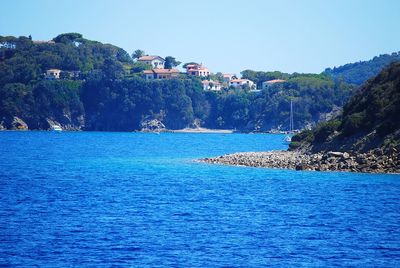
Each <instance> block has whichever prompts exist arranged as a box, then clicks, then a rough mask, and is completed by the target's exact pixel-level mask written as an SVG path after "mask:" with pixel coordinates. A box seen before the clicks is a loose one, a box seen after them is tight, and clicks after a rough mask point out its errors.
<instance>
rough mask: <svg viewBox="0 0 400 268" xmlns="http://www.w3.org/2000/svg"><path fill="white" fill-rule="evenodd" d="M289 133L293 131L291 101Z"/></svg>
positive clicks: (291, 103) (291, 107)
mask: <svg viewBox="0 0 400 268" xmlns="http://www.w3.org/2000/svg"><path fill="white" fill-rule="evenodd" d="M289 124H290V126H289V127H290V133H292V132H293V128H294V126H293V101H290V123H289Z"/></svg>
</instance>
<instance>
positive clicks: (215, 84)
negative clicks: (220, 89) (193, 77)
mask: <svg viewBox="0 0 400 268" xmlns="http://www.w3.org/2000/svg"><path fill="white" fill-rule="evenodd" d="M201 83H203V85H209V84H210V83H211V84H213V85H214V86H219V85H221V83H220V82H218V81H213V80H211V81H208V80H203V81H201Z"/></svg>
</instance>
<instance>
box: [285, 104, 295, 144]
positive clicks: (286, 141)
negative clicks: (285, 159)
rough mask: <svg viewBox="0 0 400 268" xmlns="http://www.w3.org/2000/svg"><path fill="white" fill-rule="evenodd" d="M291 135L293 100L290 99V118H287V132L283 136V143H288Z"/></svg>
mask: <svg viewBox="0 0 400 268" xmlns="http://www.w3.org/2000/svg"><path fill="white" fill-rule="evenodd" d="M292 137H293V102H292V101H290V120H289V132H288V133H287V135H286V136H285V138H283V143H284V144H290V143H291V142H292Z"/></svg>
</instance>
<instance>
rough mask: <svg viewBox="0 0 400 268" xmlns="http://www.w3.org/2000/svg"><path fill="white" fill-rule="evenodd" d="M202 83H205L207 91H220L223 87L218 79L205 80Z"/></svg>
mask: <svg viewBox="0 0 400 268" xmlns="http://www.w3.org/2000/svg"><path fill="white" fill-rule="evenodd" d="M201 83H202V84H203V89H204V90H206V91H220V90H221V89H222V85H221V83H220V82H217V81H212V80H210V81H209V80H203V81H201Z"/></svg>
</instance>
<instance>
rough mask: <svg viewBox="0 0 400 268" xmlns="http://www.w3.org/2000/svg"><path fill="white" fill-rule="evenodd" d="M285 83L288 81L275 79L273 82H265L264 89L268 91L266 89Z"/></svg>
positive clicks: (263, 83)
mask: <svg viewBox="0 0 400 268" xmlns="http://www.w3.org/2000/svg"><path fill="white" fill-rule="evenodd" d="M285 82H286V80H283V79H273V80H268V81H264V82H262V88H263V89H266V88H269V87H271V86H274V85H276V84H280V83H285Z"/></svg>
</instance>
